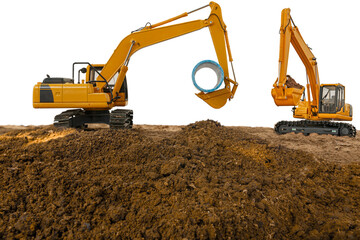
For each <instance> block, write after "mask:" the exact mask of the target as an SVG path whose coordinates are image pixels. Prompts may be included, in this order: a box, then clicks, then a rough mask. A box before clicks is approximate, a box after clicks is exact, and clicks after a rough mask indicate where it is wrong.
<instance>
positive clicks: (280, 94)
mask: <svg viewBox="0 0 360 240" xmlns="http://www.w3.org/2000/svg"><path fill="white" fill-rule="evenodd" d="M304 90H305V88H304V87H303V88H302V89H299V88H287V87H286V86H284V87H281V86H276V87H274V88H273V89H271V95H272V97H273V98H274V102H275V104H276V105H277V106H297V105H298V104H299V102H300V99H301V96H302V94H303V92H304Z"/></svg>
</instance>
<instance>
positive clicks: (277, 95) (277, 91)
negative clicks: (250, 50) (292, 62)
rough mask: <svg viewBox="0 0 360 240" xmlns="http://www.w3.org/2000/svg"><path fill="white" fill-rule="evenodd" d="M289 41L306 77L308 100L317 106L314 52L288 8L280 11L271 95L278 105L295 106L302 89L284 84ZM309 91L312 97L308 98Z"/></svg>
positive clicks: (317, 92)
mask: <svg viewBox="0 0 360 240" xmlns="http://www.w3.org/2000/svg"><path fill="white" fill-rule="evenodd" d="M290 43H291V45H292V46H293V47H294V49H295V51H296V53H297V54H298V55H299V57H300V59H301V61H302V62H303V64H304V66H305V69H306V74H307V78H308V82H307V89H308V93H307V94H308V98H309V99H308V102H309V103H311V105H312V106H317V105H318V102H319V88H320V82H319V73H318V68H317V62H316V58H315V56H314V54H313V53H312V52H311V50H310V48H309V47H308V45H307V44H306V43H305V41H304V39H303V38H302V36H301V34H300V31H299V29H298V27H296V25H295V24H294V22H293V20H292V18H291V16H290V9H289V8H285V9H283V10H282V12H281V27H280V52H279V76H278V78H277V79H276V81H275V83H274V88H273V90H272V95H273V98H274V100H275V103H276V105H278V106H297V105H298V103H299V101H300V98H301V95H302V93H303V91H304V89H297V88H289V87H288V86H287V85H286V81H287V67H288V60H289V50H290ZM310 91H311V96H312V99H311V98H310Z"/></svg>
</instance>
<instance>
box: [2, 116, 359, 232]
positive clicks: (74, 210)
mask: <svg viewBox="0 0 360 240" xmlns="http://www.w3.org/2000/svg"><path fill="white" fill-rule="evenodd" d="M274 135H275V134H274ZM292 136H293V137H294V139H296V137H297V136H296V135H292ZM310 137H311V136H310ZM330 137H331V136H330ZM353 140H354V141H357V142H358V141H359V139H358V138H356V139H353ZM323 144H326V143H325V142H323ZM0 173H1V174H0V186H1V188H0V189H1V190H0V238H17V239H21V238H26V239H45V238H46V239H47V238H51V239H57V238H62V239H79V238H98V239H107V238H120V239H124V238H126V239H128V238H130V239H251V238H255V239H304V238H305V239H344V238H349V239H359V238H360V210H359V209H360V206H359V204H360V191H359V187H360V165H359V162H356V161H353V162H349V161H348V162H346V164H344V163H339V162H336V161H334V162H331V161H327V160H326V159H322V158H321V156H319V155H314V154H312V153H309V152H306V151H302V150H296V149H289V148H287V147H284V146H282V145H280V144H275V143H274V142H270V141H268V140H264V139H262V138H261V137H259V136H256V134H255V133H254V134H253V133H250V131H249V130H248V129H246V128H234V127H224V126H221V125H220V124H219V123H218V122H214V121H211V120H208V121H201V122H196V123H194V124H190V125H188V126H185V127H179V128H178V129H174V128H171V130H169V129H168V128H163V127H160V128H154V129H149V128H146V127H137V128H135V129H132V130H111V129H98V130H94V131H84V130H72V129H70V130H69V129H66V130H64V129H56V128H54V127H50V126H48V127H41V128H35V129H30V130H17V131H11V132H9V133H6V134H4V135H2V136H0Z"/></svg>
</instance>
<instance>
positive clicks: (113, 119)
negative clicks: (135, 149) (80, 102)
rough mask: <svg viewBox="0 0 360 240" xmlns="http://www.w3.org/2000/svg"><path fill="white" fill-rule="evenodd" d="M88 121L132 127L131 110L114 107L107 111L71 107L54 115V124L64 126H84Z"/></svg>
mask: <svg viewBox="0 0 360 240" xmlns="http://www.w3.org/2000/svg"><path fill="white" fill-rule="evenodd" d="M90 123H105V124H109V125H110V128H112V129H126V128H132V125H133V111H132V110H128V109H116V110H113V111H111V112H109V111H85V110H83V109H72V110H67V111H65V112H62V113H60V114H58V115H56V116H55V118H54V126H55V127H64V128H86V127H87V124H90Z"/></svg>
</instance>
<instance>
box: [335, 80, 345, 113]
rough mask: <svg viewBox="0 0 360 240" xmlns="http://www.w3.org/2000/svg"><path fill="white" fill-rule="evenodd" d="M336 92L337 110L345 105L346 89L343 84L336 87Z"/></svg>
mask: <svg viewBox="0 0 360 240" xmlns="http://www.w3.org/2000/svg"><path fill="white" fill-rule="evenodd" d="M336 94H337V104H336V111H337V112H338V111H340V110H341V109H342V108H343V107H344V105H345V89H344V87H343V86H337V87H336Z"/></svg>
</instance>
